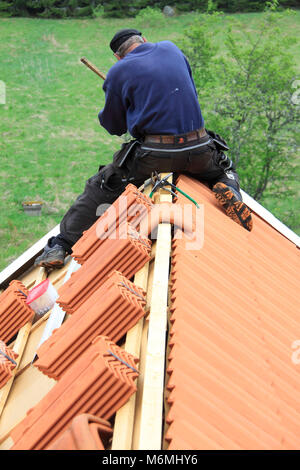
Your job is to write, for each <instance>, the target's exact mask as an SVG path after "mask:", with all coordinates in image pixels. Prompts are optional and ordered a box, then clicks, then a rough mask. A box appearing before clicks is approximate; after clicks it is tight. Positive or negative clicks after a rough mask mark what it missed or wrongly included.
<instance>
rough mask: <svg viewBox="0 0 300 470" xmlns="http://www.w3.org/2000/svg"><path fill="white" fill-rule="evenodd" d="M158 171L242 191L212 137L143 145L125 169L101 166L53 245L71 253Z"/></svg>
mask: <svg viewBox="0 0 300 470" xmlns="http://www.w3.org/2000/svg"><path fill="white" fill-rule="evenodd" d="M155 171H157V172H158V173H160V172H173V173H174V175H175V176H176V174H180V173H183V174H187V175H189V176H192V177H194V178H196V179H197V180H199V181H202V182H204V183H207V184H208V185H209V187H210V188H212V186H213V185H214V184H215V183H217V182H219V181H221V182H223V183H225V184H226V185H228V186H230V187H231V188H233V189H235V190H236V191H238V192H239V178H238V175H237V173H236V171H235V168H234V166H233V164H232V162H231V161H230V159H229V158H228V157H227V156H225V155H224V154H223V153H221V152H219V151H218V150H217V149H216V146H215V143H214V141H213V140H212V139H211V138H210V137H209V136H205V137H201V138H199V139H198V140H194V141H190V142H188V143H184V144H153V143H148V142H147V143H143V142H139V143H137V144H136V145H135V147H134V149H133V151H132V152H131V154H130V155H129V156H128V157H127V159H126V161H125V164H124V165H123V167H122V169H119V168H116V167H115V166H114V165H113V164H109V165H106V166H100V167H99V171H98V173H96V174H95V175H94V176H92V177H91V178H89V179H88V180H87V182H86V185H85V189H84V192H83V193H82V194H81V195H80V196H79V197H78V198H77V199H76V201H75V202H74V204H73V205H72V206H71V207H70V209H69V210H68V211H67V213H66V214H65V216H64V217H63V219H62V221H61V223H60V234H59V235H58V236H57V237H52V238H51V239H50V240H49V241H48V244H49V246H54V245H55V244H59V245H61V246H63V247H64V248H65V249H66V251H67V252H68V253H71V252H72V246H73V245H74V244H75V243H76V242H77V240H78V239H79V238H80V237H81V236H82V233H83V231H85V230H87V229H88V228H89V227H91V225H93V224H94V223H95V222H96V220H97V219H98V217H99V216H100V215H102V213H103V212H104V211H105V210H106V209H107V208H108V207H109V205H110V204H112V203H113V202H114V201H115V200H116V199H117V198H118V197H119V196H120V194H122V192H123V191H124V190H125V187H126V186H127V185H128V184H129V183H132V184H134V185H135V186H137V187H139V186H141V185H142V184H143V183H144V181H145V180H146V179H148V178H149V177H150V176H151V173H152V172H155ZM241 199H242V198H241Z"/></svg>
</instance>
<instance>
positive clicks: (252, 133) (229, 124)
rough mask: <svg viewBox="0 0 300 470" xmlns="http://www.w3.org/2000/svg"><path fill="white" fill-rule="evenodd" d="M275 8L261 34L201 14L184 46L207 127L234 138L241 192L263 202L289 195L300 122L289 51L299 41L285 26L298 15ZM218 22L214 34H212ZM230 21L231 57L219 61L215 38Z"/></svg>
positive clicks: (227, 53)
mask: <svg viewBox="0 0 300 470" xmlns="http://www.w3.org/2000/svg"><path fill="white" fill-rule="evenodd" d="M276 3H277V2H271V3H270V4H269V7H268V9H267V11H266V13H265V14H264V15H263V17H262V20H261V22H260V24H259V27H258V29H257V30H256V32H255V34H253V31H252V32H251V31H249V30H248V25H246V24H245V23H241V22H237V21H236V20H234V19H233V18H232V17H230V18H225V17H223V18H222V22H220V14H219V13H218V14H214V15H202V17H201V21H199V24H198V25H197V26H195V27H194V28H192V30H190V31H188V32H187V34H186V37H185V40H184V42H183V49H184V51H185V52H186V53H187V55H188V58H189V59H190V60H191V63H192V64H194V70H195V82H196V87H197V89H198V92H199V100H200V103H201V105H203V110H204V115H205V117H206V125H207V127H208V128H213V129H214V130H216V132H218V133H220V134H222V135H223V136H224V137H225V138H226V140H228V143H229V145H230V148H231V152H230V156H231V158H232V159H233V161H234V162H235V164H236V166H237V169H238V173H239V175H240V178H241V186H242V188H243V189H244V190H245V191H246V192H248V193H249V194H250V195H252V196H253V197H254V198H255V199H256V200H259V199H261V198H262V196H263V195H269V196H270V195H274V194H276V197H280V196H282V197H285V196H286V194H287V192H286V191H287V187H288V185H289V184H290V182H291V181H292V178H293V165H294V164H295V151H296V141H295V135H296V126H297V125H298V123H299V118H300V113H299V110H300V107H299V106H295V104H294V103H293V102H292V100H291V96H292V93H293V92H294V91H295V90H293V88H292V83H293V81H294V80H295V78H296V77H295V71H294V62H293V56H292V54H291V53H290V52H289V49H290V45H291V42H292V40H291V39H290V38H289V39H288V38H286V37H285V36H283V34H282V32H281V31H280V27H279V26H280V21H282V20H283V19H284V16H285V15H288V14H292V12H284V13H280V14H279V13H277V12H276V11H274V10H275V9H276ZM207 16H210V18H206V17H207ZM212 18H213V20H215V27H214V36H209V34H207V31H209V30H210V26H211V22H212ZM224 20H225V21H226V24H227V30H226V34H225V46H226V51H225V53H222V56H219V55H218V54H217V52H218V50H217V48H216V47H215V44H214V37H215V36H216V34H217V32H218V31H220V28H224V26H222V25H224ZM203 48H205V49H206V52H204V51H203ZM205 67H206V69H207V70H206V71H205V70H202V69H203V68H205Z"/></svg>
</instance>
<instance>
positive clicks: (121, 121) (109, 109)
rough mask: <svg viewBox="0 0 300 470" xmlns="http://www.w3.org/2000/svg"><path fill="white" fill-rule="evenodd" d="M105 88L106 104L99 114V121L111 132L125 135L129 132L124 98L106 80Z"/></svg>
mask: <svg viewBox="0 0 300 470" xmlns="http://www.w3.org/2000/svg"><path fill="white" fill-rule="evenodd" d="M103 90H104V91H105V106H104V108H103V109H102V110H101V111H100V112H99V114H98V118H99V122H100V124H101V126H103V127H104V128H105V129H106V130H107V131H108V132H109V133H110V134H112V135H123V134H125V133H126V132H127V122H126V109H125V108H124V105H123V102H122V99H121V97H119V96H118V95H117V94H116V93H115V92H113V91H112V90H111V89H110V87H109V86H107V85H106V84H105V82H104V85H103Z"/></svg>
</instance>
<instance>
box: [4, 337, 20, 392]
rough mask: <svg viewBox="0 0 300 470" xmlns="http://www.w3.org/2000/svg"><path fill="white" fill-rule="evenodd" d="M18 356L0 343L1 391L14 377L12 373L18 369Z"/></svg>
mask: <svg viewBox="0 0 300 470" xmlns="http://www.w3.org/2000/svg"><path fill="white" fill-rule="evenodd" d="M17 357H18V354H17V353H16V352H15V351H14V350H13V349H10V348H8V347H7V346H6V344H5V343H4V342H3V341H0V389H1V388H2V387H3V386H4V385H5V384H6V383H7V382H8V381H9V379H10V378H11V377H12V371H13V370H14V369H15V367H16V362H15V361H16V359H17Z"/></svg>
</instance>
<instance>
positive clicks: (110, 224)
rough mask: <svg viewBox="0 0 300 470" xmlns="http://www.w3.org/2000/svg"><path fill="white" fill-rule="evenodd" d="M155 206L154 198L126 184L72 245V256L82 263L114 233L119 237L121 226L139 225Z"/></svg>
mask: <svg viewBox="0 0 300 470" xmlns="http://www.w3.org/2000/svg"><path fill="white" fill-rule="evenodd" d="M152 207H153V202H152V200H151V199H150V198H149V197H148V196H146V195H145V194H143V193H142V192H141V191H139V190H138V189H137V187H136V186H134V185H133V184H129V185H127V186H126V188H125V191H124V192H123V193H122V194H121V195H120V197H118V198H117V199H116V201H115V202H114V203H113V204H112V205H111V206H110V207H109V208H108V209H107V210H106V211H105V213H104V215H103V216H102V217H100V218H99V219H98V220H97V222H95V223H94V224H93V225H92V226H91V227H90V228H89V229H88V230H86V231H85V232H84V233H83V235H82V237H81V238H80V239H79V240H78V242H77V243H75V245H74V246H73V247H72V250H73V251H72V257H73V258H75V259H76V261H78V262H79V263H80V264H84V262H85V261H86V260H87V259H88V258H89V257H90V256H91V255H92V254H93V253H94V252H95V251H96V250H97V249H98V248H99V246H100V245H101V244H102V243H104V242H105V240H106V239H107V238H108V237H109V236H111V235H112V234H114V236H115V238H118V235H119V231H120V229H121V227H122V226H123V225H124V224H126V223H130V224H131V225H132V226H133V227H137V226H138V224H139V221H140V220H141V218H143V216H144V215H145V214H146V213H147V212H149V211H150V210H151V208H152Z"/></svg>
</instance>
